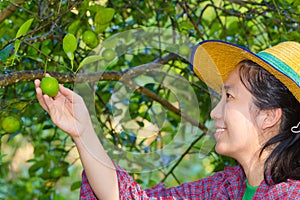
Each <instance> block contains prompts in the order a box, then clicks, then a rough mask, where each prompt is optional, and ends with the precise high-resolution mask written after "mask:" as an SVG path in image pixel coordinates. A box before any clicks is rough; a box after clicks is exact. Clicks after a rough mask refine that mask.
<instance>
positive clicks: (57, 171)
mask: <svg viewBox="0 0 300 200" xmlns="http://www.w3.org/2000/svg"><path fill="white" fill-rule="evenodd" d="M62 174H63V169H62V168H60V167H55V168H54V169H52V171H51V177H52V178H58V177H60V176H61V175H62Z"/></svg>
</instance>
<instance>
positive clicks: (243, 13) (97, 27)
mask: <svg viewBox="0 0 300 200" xmlns="http://www.w3.org/2000/svg"><path fill="white" fill-rule="evenodd" d="M29 19H33V21H32V23H31V24H30V26H29V27H28V30H24V29H23V30H20V27H22V25H23V24H24V23H25V22H26V21H27V20H29ZM299 24H300V1H299V0H278V1H275V0H256V1H252V0H247V1H239V0H201V1H200V0H183V1H182V0H180V1H178V0H170V1H166V0H157V1H140V0H136V1H134V0H127V1H124V0H114V1H109V0H98V1H96V0H95V1H93V0H83V1H82V0H81V1H72V0H59V1H52V0H47V1H46V0H36V1H33V0H28V1H25V0H15V1H13V0H10V1H7V0H2V1H0V86H1V89H0V98H1V104H0V106H1V119H3V118H4V117H5V116H11V115H13V116H17V117H18V118H19V119H20V121H21V122H22V126H21V129H20V130H19V131H18V132H16V133H6V132H5V131H4V130H0V137H1V146H0V199H21V198H22V199H77V198H78V193H79V186H80V173H81V170H82V169H81V165H80V161H79V160H78V154H77V152H76V149H75V147H74V144H73V143H72V140H71V139H70V138H69V137H68V136H67V134H65V133H63V132H62V131H61V130H60V129H58V128H57V127H56V126H54V125H53V124H52V122H51V120H50V119H49V116H48V115H47V114H46V113H45V112H44V111H43V110H42V109H41V107H40V106H39V105H38V103H37V101H36V99H35V91H34V85H33V80H34V79H35V78H42V76H43V72H44V71H45V70H48V71H49V73H50V74H51V75H52V76H55V77H56V78H57V79H58V80H59V81H60V82H61V83H63V84H65V86H67V87H70V88H73V87H74V79H72V78H74V75H75V74H76V72H77V69H78V67H79V65H80V62H81V61H82V60H83V59H84V58H85V57H87V56H88V55H90V54H91V53H92V52H93V48H90V47H89V46H87V43H86V42H84V41H83V33H84V32H85V31H87V30H90V31H94V32H95V33H96V35H97V41H93V44H94V43H96V44H97V43H100V44H101V42H103V41H105V40H106V39H107V38H109V37H110V36H113V35H114V34H117V33H120V32H124V31H126V30H131V29H134V28H147V27H160V28H168V29H172V30H175V31H176V32H179V33H180V34H182V35H185V36H186V37H187V38H188V40H189V41H193V42H195V43H194V44H192V45H190V48H192V46H193V45H195V44H197V43H198V42H201V41H203V40H206V39H221V40H225V41H228V42H233V43H236V44H239V45H242V46H245V47H247V48H250V49H251V50H252V51H255V52H257V51H259V50H261V49H264V48H266V47H268V46H270V45H274V44H277V43H278V42H280V41H285V40H294V41H298V42H300V28H299ZM18 31H19V34H18ZM68 33H71V34H73V35H74V36H75V38H76V48H75V49H74V51H72V52H71V53H72V55H73V57H72V55H71V56H70V55H68V54H67V51H66V49H64V45H63V40H64V38H65V36H66V34H68ZM134 39H135V38H134V36H132V37H131V38H130V39H129V41H127V42H124V43H123V44H122V45H119V44H115V46H113V47H112V48H113V50H114V53H115V57H117V59H115V60H114V62H111V63H110V64H109V67H108V68H107V69H108V70H109V71H111V72H114V73H116V74H117V73H120V72H122V71H124V70H131V69H134V67H136V66H141V65H143V64H151V63H152V62H157V63H160V64H163V65H164V66H165V67H166V68H167V69H170V70H175V71H176V72H177V73H178V74H180V75H181V76H182V77H184V78H185V79H186V80H187V81H188V82H190V84H191V85H192V87H193V89H194V90H195V93H196V94H197V98H198V101H199V105H198V106H199V110H200V116H199V119H197V120H199V122H200V124H201V125H203V126H199V136H198V137H197V138H195V140H194V142H193V143H191V145H190V146H189V148H188V150H187V151H185V152H182V155H180V159H179V160H178V161H177V162H175V163H172V165H171V166H169V167H167V168H164V169H161V170H157V171H153V172H151V173H133V174H132V175H133V176H134V177H135V178H136V180H137V181H138V182H139V183H140V184H142V185H143V187H151V186H153V185H154V184H156V183H158V182H160V181H163V182H164V183H165V184H166V185H167V186H174V185H177V184H180V183H182V182H186V181H193V180H197V179H199V178H202V177H205V176H207V175H210V174H211V173H213V172H214V171H218V170H221V169H223V167H224V165H233V164H235V162H234V161H233V160H231V159H229V158H225V157H222V156H219V155H217V154H216V153H214V151H210V150H211V147H212V144H213V140H212V139H211V138H210V137H206V136H205V137H204V136H203V134H205V133H206V132H207V130H206V129H207V128H209V127H210V125H211V121H210V118H209V111H210V109H211V102H210V100H211V98H210V96H209V93H208V92H207V88H206V87H205V85H204V84H203V83H202V82H201V81H200V80H199V79H198V78H197V77H195V75H194V74H193V73H192V71H191V70H190V68H189V61H188V60H187V59H186V58H188V54H186V55H185V57H182V56H181V55H180V53H179V54H174V52H168V51H160V50H159V49H151V50H150V51H145V49H147V44H148V43H147V42H149V41H147V42H146V43H145V46H144V48H142V49H139V50H136V51H129V49H130V46H129V45H130V41H132V40H134ZM16 44H20V46H19V48H17V47H18V46H17V45H16ZM71 44H72V43H71ZM93 44H92V45H93ZM90 46H91V45H90ZM180 47H181V45H178V46H176V48H175V50H174V51H175V52H180V50H181V49H180ZM65 48H66V47H65ZM122 48H125V50H124V49H122ZM127 49H128V51H127ZM118 51H119V52H120V51H126V54H124V55H123V54H122V55H119V54H118ZM188 53H190V52H188ZM116 84H118V80H117V79H115V80H114V79H111V80H110V81H109V80H108V79H107V80H102V81H99V82H98V83H97V88H96V91H95V103H96V104H95V109H96V112H97V117H98V120H99V121H100V123H101V127H102V129H103V131H104V136H105V137H106V138H108V139H110V140H111V141H112V142H113V143H114V144H115V145H116V146H118V147H120V148H123V149H125V150H127V151H133V152H147V151H155V149H157V148H161V147H162V146H163V145H166V144H168V142H170V140H172V136H173V135H174V134H176V131H177V129H178V124H179V123H180V116H179V115H180V114H179V113H174V112H172V111H170V108H169V107H159V108H160V109H158V110H155V109H153V108H154V106H153V105H157V101H154V100H153V97H151V96H149V95H147V94H146V93H143V92H140V91H136V92H135V93H134V94H133V95H132V97H131V99H130V102H129V103H128V108H129V112H130V114H131V116H132V118H135V119H138V118H139V119H141V120H140V121H138V122H139V125H140V126H141V127H143V126H145V125H144V122H145V120H146V121H151V119H150V118H151V113H152V115H156V116H159V113H161V109H163V110H165V114H164V115H162V118H161V119H158V120H161V121H167V122H168V123H167V125H166V126H165V127H164V128H165V132H168V134H169V135H163V134H157V135H154V136H153V137H152V138H151V140H146V139H145V140H142V141H140V140H137V137H136V135H134V134H132V132H126V131H123V132H122V131H121V132H120V131H118V130H116V129H115V127H114V126H112V125H111V124H112V121H113V120H112V117H111V112H112V109H113V108H111V107H110V106H109V102H108V100H109V98H110V97H111V95H112V93H113V89H114V88H115V86H116ZM145 88H146V89H148V90H149V91H151V92H153V93H154V94H155V95H157V96H159V97H161V98H163V99H166V100H167V101H169V102H172V101H174V100H173V98H174V97H172V94H171V93H170V91H168V89H167V88H162V87H159V86H157V85H154V84H153V85H151V84H149V85H147V86H145ZM158 104H161V102H158ZM150 111H151V112H150ZM205 145H208V146H205ZM206 148H207V149H206ZM208 150H209V153H208Z"/></svg>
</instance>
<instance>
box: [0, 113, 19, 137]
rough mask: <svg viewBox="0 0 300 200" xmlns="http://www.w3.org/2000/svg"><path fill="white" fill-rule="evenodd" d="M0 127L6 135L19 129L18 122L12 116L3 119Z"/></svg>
mask: <svg viewBox="0 0 300 200" xmlns="http://www.w3.org/2000/svg"><path fill="white" fill-rule="evenodd" d="M1 125H2V129H3V130H4V131H5V132H7V133H15V132H17V131H18V130H19V129H20V127H21V123H20V120H19V119H18V118H17V117H14V116H8V117H5V118H4V119H3V121H2V123H1Z"/></svg>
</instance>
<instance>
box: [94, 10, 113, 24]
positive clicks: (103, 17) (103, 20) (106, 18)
mask: <svg viewBox="0 0 300 200" xmlns="http://www.w3.org/2000/svg"><path fill="white" fill-rule="evenodd" d="M114 14H115V10H114V9H113V8H101V9H99V11H98V12H97V14H96V15H95V23H96V24H107V23H109V22H110V21H111V20H112V19H113V17H114Z"/></svg>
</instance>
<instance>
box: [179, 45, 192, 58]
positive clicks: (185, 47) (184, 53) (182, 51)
mask: <svg viewBox="0 0 300 200" xmlns="http://www.w3.org/2000/svg"><path fill="white" fill-rule="evenodd" d="M190 52H191V48H190V47H189V46H188V45H183V46H181V47H179V54H180V55H182V56H188V55H189V54H190Z"/></svg>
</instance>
